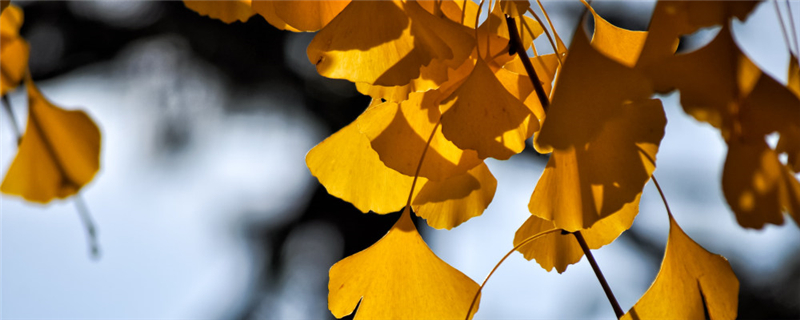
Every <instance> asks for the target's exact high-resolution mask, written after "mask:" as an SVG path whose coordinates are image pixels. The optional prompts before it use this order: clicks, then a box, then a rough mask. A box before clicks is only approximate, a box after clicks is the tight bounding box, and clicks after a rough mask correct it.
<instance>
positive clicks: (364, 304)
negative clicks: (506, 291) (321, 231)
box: [328, 208, 478, 319]
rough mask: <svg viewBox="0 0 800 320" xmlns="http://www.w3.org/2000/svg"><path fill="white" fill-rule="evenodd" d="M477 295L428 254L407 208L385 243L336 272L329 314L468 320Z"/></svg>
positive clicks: (474, 285)
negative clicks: (470, 308) (473, 300)
mask: <svg viewBox="0 0 800 320" xmlns="http://www.w3.org/2000/svg"><path fill="white" fill-rule="evenodd" d="M477 291H478V284H477V283H475V281H473V280H472V279H470V278H469V277H467V276H466V275H464V274H463V273H461V272H460V271H458V270H456V269H455V268H453V267H451V266H450V265H448V264H447V263H445V262H444V261H442V260H441V259H439V257H437V256H436V255H435V254H434V253H433V252H432V251H431V250H430V248H428V246H427V245H426V244H425V242H424V241H423V240H422V238H421V237H420V235H419V233H418V232H417V229H416V227H415V226H414V223H413V222H412V221H411V218H410V213H409V209H408V208H406V209H405V211H404V212H403V214H402V215H401V216H400V219H399V220H398V221H397V223H395V225H394V226H393V227H392V229H391V230H389V233H387V234H386V235H385V236H384V237H383V238H382V239H381V240H379V241H378V242H377V243H375V244H373V245H372V246H370V247H369V248H367V249H365V250H364V251H361V252H359V253H356V254H354V255H352V256H349V257H347V258H344V259H343V260H342V261H339V262H337V263H336V264H334V265H333V267H331V270H330V282H328V308H329V309H330V310H331V312H332V313H333V315H334V316H335V317H337V318H341V317H344V316H346V315H348V314H351V313H352V312H353V310H355V309H356V306H358V311H357V312H356V315H355V319H464V317H465V316H466V315H467V314H466V313H467V310H469V305H470V303H471V302H472V298H473V296H474V295H475V293H477ZM359 302H360V303H359ZM475 311H477V306H476V307H475V308H473V314H474V312H475ZM473 314H470V317H469V318H471V317H472V315H473Z"/></svg>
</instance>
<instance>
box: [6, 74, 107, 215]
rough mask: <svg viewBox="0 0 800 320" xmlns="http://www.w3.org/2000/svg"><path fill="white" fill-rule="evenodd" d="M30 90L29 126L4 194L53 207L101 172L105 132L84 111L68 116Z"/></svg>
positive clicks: (30, 84) (7, 179) (70, 112)
mask: <svg viewBox="0 0 800 320" xmlns="http://www.w3.org/2000/svg"><path fill="white" fill-rule="evenodd" d="M26 86H27V89H28V124H27V127H26V128H25V134H24V135H23V136H22V140H21V142H20V145H19V150H18V151H17V156H16V158H14V162H12V163H11V167H9V169H8V172H7V173H6V177H5V179H4V180H3V184H2V186H0V190H1V191H2V192H3V193H6V194H12V195H19V196H22V197H23V198H24V199H25V200H28V201H35V202H41V203H47V202H49V201H50V200H52V199H53V198H66V197H69V196H71V195H73V194H75V193H77V192H78V190H80V189H81V187H83V186H84V185H86V184H87V183H89V181H91V180H92V178H93V177H94V176H95V174H96V173H97V171H98V170H99V169H100V130H99V129H98V128H97V125H95V124H94V122H92V120H91V119H90V118H89V116H87V115H86V113H84V112H83V111H67V110H63V109H61V108H58V107H56V106H54V105H53V104H52V103H50V102H49V101H47V99H45V98H44V96H42V94H41V93H40V92H39V90H38V89H37V88H36V86H35V85H34V84H33V81H31V80H30V78H27V79H26Z"/></svg>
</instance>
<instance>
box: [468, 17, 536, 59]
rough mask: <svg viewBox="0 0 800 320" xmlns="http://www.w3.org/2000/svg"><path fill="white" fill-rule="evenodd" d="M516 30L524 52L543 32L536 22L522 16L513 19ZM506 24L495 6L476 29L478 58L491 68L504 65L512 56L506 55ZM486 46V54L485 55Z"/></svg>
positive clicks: (507, 38)
mask: <svg viewBox="0 0 800 320" xmlns="http://www.w3.org/2000/svg"><path fill="white" fill-rule="evenodd" d="M515 23H516V27H517V30H519V32H520V39H521V40H522V45H523V46H525V50H527V49H529V48H530V47H531V45H533V40H534V39H535V38H536V37H538V36H539V35H540V34H542V33H543V32H544V29H542V26H541V25H539V23H538V22H537V21H536V20H533V19H532V18H530V17H527V16H523V17H522V18H518V19H515ZM509 39H511V37H510V35H509V34H508V23H507V22H506V18H505V14H503V10H502V9H501V8H500V6H495V7H494V9H493V10H492V11H491V12H490V14H489V17H488V18H487V19H486V21H484V22H483V23H482V24H481V26H480V27H479V28H478V49H479V50H480V52H479V53H480V56H481V57H483V59H484V60H485V61H487V62H488V64H489V65H490V66H492V67H495V66H502V65H504V64H506V63H507V62H508V61H509V60H511V59H512V58H513V56H511V55H508V54H506V53H507V52H508V49H509ZM487 45H488V54H487Z"/></svg>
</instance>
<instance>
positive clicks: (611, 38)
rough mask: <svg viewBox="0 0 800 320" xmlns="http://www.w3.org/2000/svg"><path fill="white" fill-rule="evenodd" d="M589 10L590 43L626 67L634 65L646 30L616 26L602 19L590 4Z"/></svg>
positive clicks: (645, 35) (640, 50) (645, 37)
mask: <svg viewBox="0 0 800 320" xmlns="http://www.w3.org/2000/svg"><path fill="white" fill-rule="evenodd" d="M589 10H590V11H591V12H592V16H593V17H594V35H592V45H593V46H594V47H595V48H597V51H600V52H601V53H603V54H604V55H606V56H607V57H609V58H611V59H614V60H616V61H617V62H619V63H622V64H624V65H626V66H628V67H633V66H635V65H636V61H638V60H639V54H640V53H641V52H642V47H644V42H645V40H646V39H647V32H646V31H632V30H628V29H624V28H620V27H617V26H615V25H613V24H611V23H610V22H608V21H607V20H606V19H603V17H601V16H600V15H599V14H597V12H595V11H594V8H592V7H591V6H590V7H589Z"/></svg>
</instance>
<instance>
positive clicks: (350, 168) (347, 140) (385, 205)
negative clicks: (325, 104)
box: [306, 122, 413, 214]
mask: <svg viewBox="0 0 800 320" xmlns="http://www.w3.org/2000/svg"><path fill="white" fill-rule="evenodd" d="M306 165H308V168H309V170H311V174H312V175H314V176H315V177H317V179H319V182H320V183H321V184H322V185H323V186H325V189H327V190H328V193H330V194H331V195H333V196H335V197H337V198H340V199H342V200H345V201H347V202H350V203H352V204H353V205H354V206H355V207H356V208H358V210H361V211H362V212H364V213H367V212H369V211H373V212H375V213H381V214H385V213H391V212H396V211H398V210H400V209H401V208H403V206H405V204H406V201H407V200H408V192H409V190H411V182H412V180H413V178H412V177H410V176H406V175H403V174H401V173H399V172H397V171H395V170H392V169H389V168H388V167H386V166H385V165H384V164H383V162H381V160H380V158H379V157H378V153H376V152H375V151H374V150H372V147H371V146H370V141H369V138H367V136H365V135H364V134H362V133H361V132H360V131H359V130H358V126H357V125H356V122H353V123H351V124H349V125H348V126H346V127H344V128H342V129H341V130H339V131H338V132H336V133H334V134H333V135H331V136H330V137H328V138H327V139H325V141H322V142H320V143H319V144H318V145H317V146H315V147H314V148H313V149H311V151H309V152H308V154H307V155H306Z"/></svg>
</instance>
